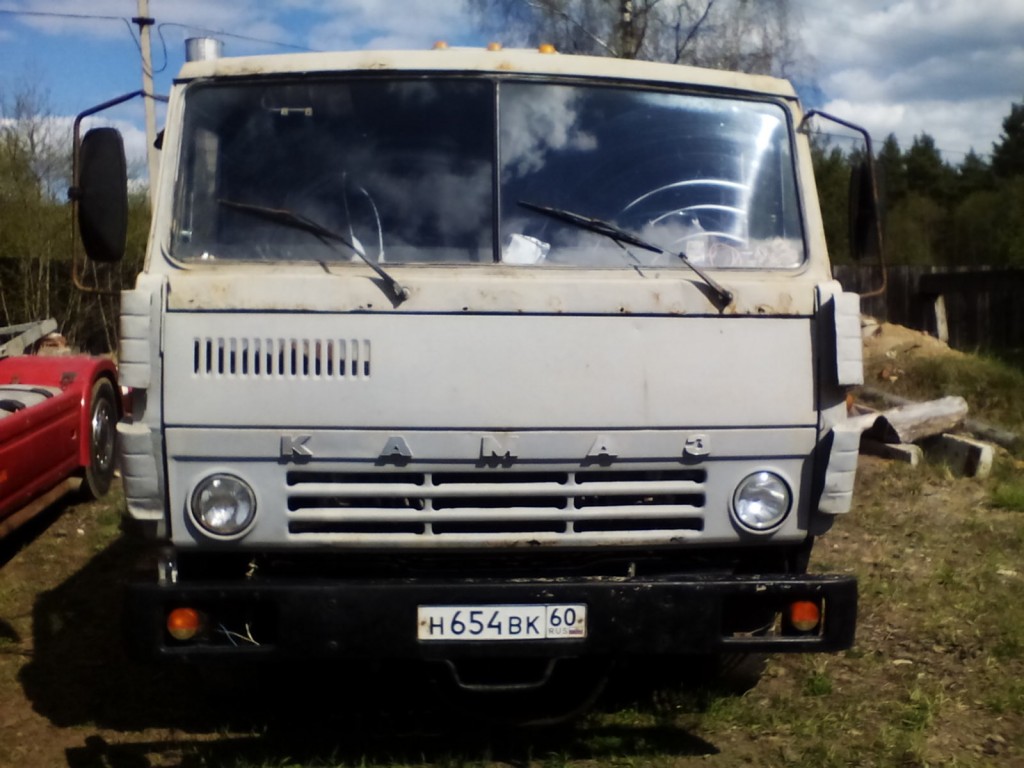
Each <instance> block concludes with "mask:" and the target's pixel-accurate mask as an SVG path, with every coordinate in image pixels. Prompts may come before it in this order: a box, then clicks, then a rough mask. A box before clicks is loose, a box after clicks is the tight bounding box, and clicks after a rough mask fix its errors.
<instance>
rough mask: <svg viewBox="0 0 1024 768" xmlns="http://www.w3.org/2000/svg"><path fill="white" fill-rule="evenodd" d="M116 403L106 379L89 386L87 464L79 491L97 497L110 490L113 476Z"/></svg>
mask: <svg viewBox="0 0 1024 768" xmlns="http://www.w3.org/2000/svg"><path fill="white" fill-rule="evenodd" d="M116 424H117V405H116V401H115V400H114V386H113V385H112V384H111V383H110V381H109V380H107V379H100V380H99V381H97V382H96V383H95V384H93V385H92V396H91V398H90V400H89V435H88V440H89V463H88V464H87V465H86V466H85V471H84V472H83V476H82V488H81V494H82V496H83V497H84V498H86V499H98V498H100V497H101V496H103V495H104V494H105V493H106V492H107V491H108V490H109V489H110V481H111V480H112V479H113V477H114V439H115V434H116Z"/></svg>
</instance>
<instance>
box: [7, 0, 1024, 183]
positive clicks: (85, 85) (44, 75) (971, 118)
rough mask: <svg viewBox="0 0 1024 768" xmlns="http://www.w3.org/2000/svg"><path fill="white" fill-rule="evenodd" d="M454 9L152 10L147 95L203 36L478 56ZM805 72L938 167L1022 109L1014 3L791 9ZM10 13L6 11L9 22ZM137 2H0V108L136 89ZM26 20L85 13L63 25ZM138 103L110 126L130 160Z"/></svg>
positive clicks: (875, 129) (417, 5) (286, 2)
mask: <svg viewBox="0 0 1024 768" xmlns="http://www.w3.org/2000/svg"><path fill="white" fill-rule="evenodd" d="M463 3H464V0H231V1H230V2H222V1H221V0H149V16H151V17H152V18H154V19H155V22H156V23H155V25H154V26H153V27H152V28H151V29H152V30H153V67H154V70H155V73H154V74H155V90H156V91H157V92H158V93H167V91H168V89H169V87H170V83H171V81H172V79H173V77H174V74H175V73H176V72H177V70H178V68H179V67H180V66H181V63H182V61H183V59H184V47H185V46H184V40H185V39H186V38H188V37H196V36H202V35H204V34H209V32H210V31H217V32H222V33H230V34H221V35H219V37H220V39H221V40H222V41H223V43H224V54H225V55H229V56H231V55H245V54H252V53H286V52H289V51H296V50H306V49H313V50H351V49H364V48H375V49H405V48H412V49H426V48H430V47H431V46H432V45H433V43H434V42H435V41H436V40H441V39H443V40H445V41H447V42H448V43H449V44H451V45H480V46H482V45H485V44H486V43H487V41H488V38H487V37H485V36H484V35H482V34H481V33H480V32H479V31H478V30H477V29H476V28H475V27H474V25H473V23H472V18H471V17H470V15H469V14H468V13H467V12H466V10H465V8H464V6H463ZM793 6H794V8H795V10H796V12H797V18H798V20H799V29H800V33H801V39H802V44H803V48H804V50H805V51H806V54H807V57H806V58H807V63H806V66H805V67H804V68H803V69H804V70H806V72H807V74H806V75H801V77H802V78H805V81H804V82H800V83H798V88H799V90H800V92H801V93H802V94H804V97H805V100H807V101H808V102H811V103H808V104H807V106H812V107H817V108H821V109H825V110H827V111H830V112H833V113H834V114H836V115H837V116H840V117H843V118H845V119H847V120H851V121H853V122H857V123H860V124H861V125H863V126H865V127H866V128H867V129H868V130H869V131H870V132H871V134H872V136H873V137H874V138H875V140H876V141H877V142H878V143H879V144H880V143H881V141H882V140H884V139H885V137H886V136H888V135H889V134H890V133H891V134H894V135H895V136H896V138H897V139H898V140H899V143H900V146H901V147H902V148H903V149H907V148H909V147H910V145H911V144H912V142H913V140H914V138H915V137H916V136H919V135H921V134H923V133H927V134H929V135H931V136H932V138H934V139H935V144H936V146H937V147H938V148H939V149H940V150H941V151H942V152H943V153H944V155H945V157H946V159H947V160H948V161H949V162H952V163H954V164H956V163H959V162H960V161H961V160H962V159H963V157H964V155H965V154H966V153H967V152H968V151H970V150H972V149H973V150H974V151H975V152H977V153H978V154H980V155H983V156H985V155H988V154H989V153H991V151H992V145H993V143H994V142H996V141H998V140H999V135H1000V132H1001V130H1002V121H1003V118H1004V117H1006V115H1008V114H1009V112H1010V107H1011V105H1012V104H1013V103H1014V102H1024V2H1021V1H1020V0H1012V1H1011V0H892V1H888V0H844V2H835V0H793ZM12 11H13V12H14V13H11V12H12ZM138 12H139V0H89V1H88V2H82V0H0V96H2V95H4V94H7V95H10V94H13V93H17V92H19V90H23V89H24V88H25V87H26V86H27V85H30V86H32V87H34V88H36V89H37V90H38V92H40V93H41V94H43V95H45V96H46V101H47V105H48V108H49V111H50V113H51V114H53V115H55V116H58V117H69V116H73V115H74V114H76V113H77V112H79V111H81V110H84V109H86V108H88V107H90V106H92V105H94V104H97V103H99V102H102V101H105V100H107V99H110V98H113V97H115V96H118V95H120V94H123V93H127V92H130V91H134V90H137V89H139V88H140V87H141V85H142V76H141V67H140V54H139V48H138V43H137V37H136V35H135V34H134V33H135V32H136V31H137V30H136V28H135V27H134V26H133V25H132V24H131V23H130V19H131V18H132V17H133V16H137V15H138ZM36 14H72V15H74V14H89V15H93V16H102V17H109V18H95V19H81V18H61V17H58V16H54V15H36ZM142 115H143V108H142V105H141V102H140V101H138V100H136V101H135V102H133V103H130V104H127V105H125V106H122V107H119V108H117V109H116V110H115V111H113V112H111V113H110V117H111V121H112V122H113V123H114V124H116V125H117V126H118V127H120V128H121V129H122V131H123V132H124V133H125V138H126V144H127V145H128V147H129V153H130V154H136V153H137V154H141V151H142V150H141V148H142V146H143V141H144V138H143V137H144V134H143V132H142V125H143V117H142Z"/></svg>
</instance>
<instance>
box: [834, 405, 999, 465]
mask: <svg viewBox="0 0 1024 768" xmlns="http://www.w3.org/2000/svg"><path fill="white" fill-rule="evenodd" d="M864 394H865V395H867V396H870V397H872V398H873V399H877V400H880V401H882V402H885V403H886V404H887V405H889V406H891V407H889V408H888V409H887V410H883V411H879V410H875V409H873V408H869V407H867V406H865V405H862V404H860V403H852V404H851V406H850V421H851V423H853V424H855V425H856V426H858V427H859V428H860V430H861V441H860V450H861V453H866V454H870V455H873V456H881V457H883V458H887V459H895V460H898V461H905V462H907V463H908V464H910V465H911V466H917V465H918V464H920V463H921V462H922V461H923V460H924V458H925V456H927V457H928V458H929V459H931V460H933V461H940V462H944V463H945V464H947V465H948V466H949V467H950V469H951V470H952V471H954V472H956V473H957V474H959V475H962V476H965V477H978V478H984V477H988V475H989V474H990V473H991V471H992V461H993V459H994V457H995V445H994V444H999V445H1002V446H1004V447H1007V448H1009V447H1012V446H1013V444H1014V443H1016V442H1017V439H1018V438H1017V436H1016V435H1014V434H1013V433H1010V432H1006V431H1005V430H1000V429H998V428H995V427H991V426H989V425H986V424H982V423H980V422H976V421H972V420H970V419H968V418H967V401H966V400H964V399H963V398H962V397H942V398H939V399H938V400H929V401H927V402H923V403H916V402H911V401H907V400H903V399H901V398H896V397H894V396H892V395H889V394H888V393H884V392H881V391H878V390H872V389H868V388H866V389H865V391H864ZM958 429H966V430H967V431H968V432H970V433H972V434H974V435H978V436H980V437H983V438H985V440H978V439H974V438H971V437H966V436H964V435H962V434H957V433H955V432H954V430H958ZM987 441H991V442H987Z"/></svg>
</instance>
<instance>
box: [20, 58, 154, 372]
mask: <svg viewBox="0 0 1024 768" xmlns="http://www.w3.org/2000/svg"><path fill="white" fill-rule="evenodd" d="M23 82H33V80H32V79H31V78H27V79H26V78H23ZM70 133H71V129H70V125H69V124H68V122H67V121H64V120H60V119H57V118H54V117H53V116H52V115H51V114H50V111H49V108H48V106H47V97H46V94H45V91H44V90H43V89H41V88H39V87H37V86H32V85H25V86H21V88H20V90H18V91H17V92H15V93H13V94H2V93H0V325H12V324H17V323H23V322H27V321H30V320H42V319H44V318H47V317H55V318H56V319H57V321H58V324H59V326H60V329H61V332H62V333H63V334H64V335H65V336H66V337H67V338H68V340H69V341H70V342H71V343H72V344H73V345H80V346H84V347H86V348H87V349H88V350H89V351H94V352H95V351H106V350H109V349H110V348H112V345H113V339H114V327H115V325H116V318H117V308H116V297H115V296H101V295H98V294H81V293H79V292H78V291H76V290H75V289H74V287H73V286H72V281H71V248H72V241H71V232H72V227H71V213H70V208H69V206H67V205H66V203H65V199H64V196H65V192H66V190H67V188H68V185H69V183H70V176H71V136H70ZM148 222H149V208H148V203H147V202H146V199H145V195H144V193H143V194H142V195H139V194H133V195H132V197H131V206H130V212H129V242H128V254H129V256H128V258H127V259H125V263H124V264H123V265H113V266H112V267H108V266H103V267H101V268H99V272H103V271H104V270H105V271H106V274H102V275H99V277H100V281H101V282H102V283H103V284H104V285H105V286H106V287H108V288H110V289H115V290H116V289H117V288H119V287H120V285H123V284H124V281H125V280H126V279H130V274H133V273H134V272H135V271H137V269H138V266H139V264H141V262H142V254H143V251H144V248H145V231H146V229H147V228H148ZM94 266H95V265H94ZM92 277H93V279H96V277H97V275H96V274H93V275H92Z"/></svg>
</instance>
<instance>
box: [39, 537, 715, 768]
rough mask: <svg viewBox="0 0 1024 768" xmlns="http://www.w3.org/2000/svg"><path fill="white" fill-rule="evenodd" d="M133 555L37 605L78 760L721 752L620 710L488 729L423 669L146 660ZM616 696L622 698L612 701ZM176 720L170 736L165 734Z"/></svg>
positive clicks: (113, 555)
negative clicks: (202, 665) (128, 627)
mask: <svg viewBox="0 0 1024 768" xmlns="http://www.w3.org/2000/svg"><path fill="white" fill-rule="evenodd" d="M136 559H137V554H136V553H135V552H134V551H133V548H132V543H131V540H129V539H128V538H125V537H121V538H119V539H117V540H115V541H114V542H113V543H112V544H111V545H110V546H109V547H107V548H106V549H105V550H103V551H102V552H100V553H99V554H97V555H96V556H95V557H93V558H92V559H91V560H90V562H89V563H88V565H86V566H85V567H84V568H83V569H82V570H80V571H79V572H78V573H75V574H74V575H72V576H71V577H70V578H68V579H67V580H66V581H65V582H64V583H62V584H61V585H60V586H59V587H57V588H56V589H54V590H51V591H49V592H46V593H43V594H41V595H40V596H39V597H38V599H37V601H36V604H35V608H34V611H33V633H34V643H33V645H34V654H33V657H32V659H31V661H30V662H29V663H28V664H27V665H26V666H25V667H23V668H22V671H21V674H20V681H21V683H22V685H23V687H24V690H25V693H26V695H27V697H28V698H29V699H30V701H31V702H32V704H33V707H34V708H35V709H36V711H37V712H39V713H40V714H41V715H43V716H44V717H46V718H47V719H48V720H49V721H50V722H52V723H53V724H54V725H56V726H58V727H83V726H85V727H88V728H95V729H96V730H97V731H100V732H101V733H102V735H101V733H96V734H95V735H93V736H90V737H89V738H88V739H87V740H86V742H85V744H84V746H82V747H76V748H72V749H69V750H68V751H67V753H66V755H67V761H68V764H69V765H71V766H76V767H77V766H81V767H83V768H85V767H91V766H113V767H115V768H118V767H120V768H134V766H147V765H151V764H153V762H152V761H153V760H154V759H155V760H156V761H157V763H158V764H160V765H166V764H170V763H168V761H177V762H180V764H181V765H184V766H206V765H224V764H227V765H257V766H259V765H282V764H288V765H311V766H323V765H338V764H353V763H354V764H364V763H365V764H375V763H383V764H395V763H416V764H421V763H441V764H446V765H450V764H452V763H464V762H479V761H487V762H490V761H500V762H505V763H509V764H512V765H527V764H529V763H530V762H531V761H535V760H537V759H548V756H557V758H558V759H559V760H574V759H587V760H594V759H603V758H609V759H610V758H613V757H614V758H622V757H628V756H630V755H634V756H636V755H639V756H653V755H672V756H684V755H685V756H693V755H708V754H714V753H716V752H717V749H716V748H715V747H714V746H713V745H711V744H709V743H708V742H706V741H704V740H702V739H700V738H698V737H696V736H694V735H692V734H690V733H688V732H687V731H686V730H685V729H683V728H679V727H676V726H674V725H673V724H672V722H671V721H670V720H669V719H658V718H650V717H648V718H645V719H644V722H645V723H648V724H641V725H635V724H633V723H631V722H629V719H628V718H618V719H617V718H616V716H615V715H614V714H613V715H609V716H607V717H602V718H593V719H590V720H587V721H585V722H584V723H583V724H582V725H579V726H576V727H560V728H550V729H538V730H515V731H512V730H507V729H505V730H502V729H497V728H492V727H487V726H486V725H484V724H482V723H481V722H480V721H479V720H475V719H474V718H472V713H466V712H464V711H463V712H461V713H459V711H458V710H456V709H454V708H452V706H450V702H447V701H446V700H445V699H444V698H443V697H442V696H441V695H440V694H439V693H438V688H437V687H436V686H434V685H432V678H431V674H430V673H429V670H427V669H424V668H423V667H420V666H395V665H387V666H384V665H379V666H377V665H365V664H363V665H360V666H358V667H351V666H348V667H346V666H341V665H329V666H326V665H324V664H312V663H303V664H292V665H288V666H287V667H285V666H272V667H269V666H265V667H259V668H255V667H244V668H242V667H237V668H234V667H233V668H229V669H220V670H217V671H216V673H214V674H204V671H203V670H199V669H196V668H194V667H191V666H160V667H158V666H148V665H144V664H142V663H139V662H136V661H133V660H131V659H129V658H127V657H126V655H125V652H124V650H123V645H124V644H123V643H122V640H121V630H120V616H121V604H122V594H123V593H122V590H123V585H124V584H126V583H128V582H129V581H130V580H132V578H133V571H134V568H135V566H134V563H135V562H136ZM635 688H636V686H635V685H631V686H630V689H631V692H630V694H629V695H630V697H632V698H630V706H631V707H634V709H633V710H632V711H634V712H636V711H638V710H636V709H635V707H636V706H637V705H636V702H637V701H638V699H637V698H636V696H635V693H636V691H635V690H634V689H635ZM651 701H653V699H651ZM616 706H618V704H617V703H616V701H615V699H614V697H613V698H611V699H609V700H608V703H606V704H605V710H606V711H608V708H609V707H611V708H612V709H611V711H614V707H616ZM639 706H640V707H641V709H642V707H643V706H644V705H642V704H641V705H639ZM651 706H654V705H651ZM606 720H608V721H611V723H612V724H605V721H606ZM620 720H621V722H624V723H626V724H619V721H620ZM634 722H636V721H634ZM649 723H654V725H650V724H649ZM168 731H171V732H172V733H173V734H174V736H173V737H169V738H166V739H164V738H162V735H163V734H166V733H167V732H168ZM111 732H113V733H111Z"/></svg>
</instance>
